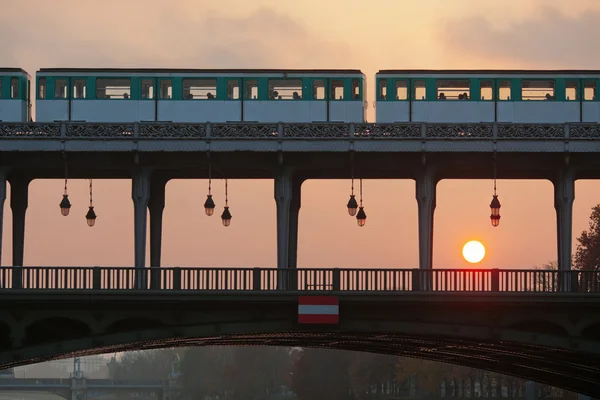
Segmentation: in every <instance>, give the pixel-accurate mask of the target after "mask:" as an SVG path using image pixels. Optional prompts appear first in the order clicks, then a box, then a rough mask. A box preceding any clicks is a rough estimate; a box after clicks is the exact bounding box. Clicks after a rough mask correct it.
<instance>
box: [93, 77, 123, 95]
mask: <svg viewBox="0 0 600 400" xmlns="http://www.w3.org/2000/svg"><path fill="white" fill-rule="evenodd" d="M130 96H131V81H130V79H129V78H98V79H96V97H98V98H99V99H113V100H114V99H129V98H130Z"/></svg>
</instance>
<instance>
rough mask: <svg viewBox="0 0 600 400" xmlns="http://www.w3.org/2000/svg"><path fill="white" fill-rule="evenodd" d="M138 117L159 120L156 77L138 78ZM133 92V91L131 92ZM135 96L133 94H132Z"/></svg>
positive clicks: (145, 119)
mask: <svg viewBox="0 0 600 400" xmlns="http://www.w3.org/2000/svg"><path fill="white" fill-rule="evenodd" d="M138 86H139V88H140V89H139V93H140V95H139V96H140V97H139V103H138V107H137V108H138V110H137V113H138V119H139V120H140V121H154V122H156V121H159V119H158V97H159V96H158V78H139V81H138ZM132 94H133V93H132ZM132 97H133V98H135V96H132Z"/></svg>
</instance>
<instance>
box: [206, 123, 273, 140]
mask: <svg viewBox="0 0 600 400" xmlns="http://www.w3.org/2000/svg"><path fill="white" fill-rule="evenodd" d="M210 136H211V137H215V138H234V139H238V138H239V139H267V138H277V137H278V136H279V133H278V131H277V124H248V123H245V124H244V123H239V124H238V123H232V124H211V125H210Z"/></svg>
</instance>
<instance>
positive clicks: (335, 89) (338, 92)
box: [331, 79, 344, 100]
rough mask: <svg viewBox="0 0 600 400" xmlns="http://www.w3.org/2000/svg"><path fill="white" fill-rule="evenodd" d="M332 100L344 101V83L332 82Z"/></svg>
mask: <svg viewBox="0 0 600 400" xmlns="http://www.w3.org/2000/svg"><path fill="white" fill-rule="evenodd" d="M331 99H332V100H344V81H342V80H339V79H334V80H332V81H331Z"/></svg>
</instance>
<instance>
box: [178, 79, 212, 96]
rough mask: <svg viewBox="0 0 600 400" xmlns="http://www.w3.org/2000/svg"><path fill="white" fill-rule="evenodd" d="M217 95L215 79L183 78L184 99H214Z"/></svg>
mask: <svg viewBox="0 0 600 400" xmlns="http://www.w3.org/2000/svg"><path fill="white" fill-rule="evenodd" d="M216 97H217V80H216V79H184V80H183V99H184V100H198V99H200V100H214V99H215V98H216Z"/></svg>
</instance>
